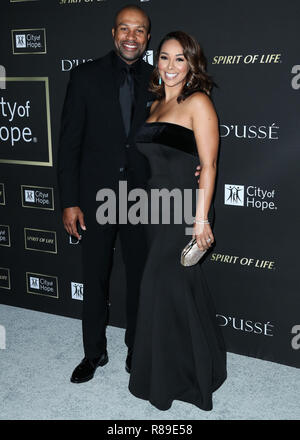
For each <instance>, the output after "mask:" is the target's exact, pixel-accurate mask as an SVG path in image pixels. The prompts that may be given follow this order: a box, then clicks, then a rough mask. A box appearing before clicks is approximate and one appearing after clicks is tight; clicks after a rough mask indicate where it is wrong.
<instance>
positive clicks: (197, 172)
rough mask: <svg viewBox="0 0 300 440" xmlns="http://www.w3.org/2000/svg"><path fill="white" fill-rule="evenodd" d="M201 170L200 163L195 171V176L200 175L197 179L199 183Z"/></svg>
mask: <svg viewBox="0 0 300 440" xmlns="http://www.w3.org/2000/svg"><path fill="white" fill-rule="evenodd" d="M200 172H201V165H200V164H199V165H198V166H197V168H196V171H195V176H196V177H198V180H197V182H198V183H199V178H200Z"/></svg>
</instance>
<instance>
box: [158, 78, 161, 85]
mask: <svg viewBox="0 0 300 440" xmlns="http://www.w3.org/2000/svg"><path fill="white" fill-rule="evenodd" d="M158 84H159V85H160V86H161V76H159V80H158Z"/></svg>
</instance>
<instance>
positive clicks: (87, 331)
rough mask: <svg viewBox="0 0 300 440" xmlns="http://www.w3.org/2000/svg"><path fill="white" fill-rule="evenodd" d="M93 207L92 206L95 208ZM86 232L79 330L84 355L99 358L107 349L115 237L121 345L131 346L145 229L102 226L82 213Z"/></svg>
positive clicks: (91, 212) (86, 212)
mask: <svg viewBox="0 0 300 440" xmlns="http://www.w3.org/2000/svg"><path fill="white" fill-rule="evenodd" d="M95 207H96V205H95ZM84 215H85V223H86V227H87V230H86V231H84V232H83V238H82V242H81V246H82V266H83V283H84V294H83V309H82V331H83V346H84V352H85V356H86V357H88V358H90V359H92V358H96V357H98V356H100V355H101V354H102V353H103V352H104V351H105V350H106V347H107V339H106V325H107V323H108V322H107V321H108V307H109V306H108V290H109V279H110V274H111V269H112V263H113V252H114V247H115V242H116V238H117V234H119V237H120V242H121V251H122V256H123V260H124V264H125V272H126V321H127V325H126V332H125V343H126V345H127V347H128V348H129V349H130V348H132V347H133V343H134V336H135V327H136V318H137V310H138V300H139V289H140V282H141V278H142V274H143V269H144V265H145V261H146V254H147V249H146V240H145V229H144V228H145V226H144V225H142V224H137V225H132V224H130V223H127V224H120V225H119V224H106V225H100V224H98V223H97V221H96V212H95V210H94V209H93V208H92V207H90V209H89V210H87V209H86V210H84Z"/></svg>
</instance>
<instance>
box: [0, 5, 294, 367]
mask: <svg viewBox="0 0 300 440" xmlns="http://www.w3.org/2000/svg"><path fill="white" fill-rule="evenodd" d="M133 3H135V4H138V5H140V6H142V7H143V8H144V9H145V10H146V11H147V12H148V13H149V15H150V17H151V19H152V38H151V41H150V44H149V51H153V50H155V48H156V47H157V45H158V43H159V41H160V39H161V37H162V36H163V35H164V34H166V33H167V32H169V31H171V30H176V29H180V30H184V31H186V32H188V33H190V34H192V35H194V36H195V37H196V38H197V39H198V41H199V42H200V43H201V45H202V46H203V48H204V51H205V54H206V56H207V60H208V71H209V72H210V73H211V74H212V75H213V77H214V80H215V82H216V83H217V85H218V87H217V88H216V89H215V91H214V93H213V100H214V103H215V106H216V109H217V112H218V116H219V120H220V134H221V142H220V154H219V163H218V176H217V182H216V193H215V201H214V202H215V208H216V221H215V225H214V228H213V230H214V234H215V239H216V246H215V247H214V249H213V250H212V252H210V253H209V254H208V255H207V257H206V258H205V260H204V261H203V263H202V264H203V268H204V271H205V274H206V276H207V279H208V282H209V285H210V287H211V291H212V294H213V297H214V300H215V303H216V309H217V315H218V316H217V317H218V322H219V325H220V326H221V328H222V330H223V333H224V336H225V339H226V344H227V348H228V351H231V352H235V353H240V354H244V355H247V356H254V357H258V358H261V359H266V360H270V361H274V362H278V363H282V364H287V365H291V366H294V367H300V356H299V354H300V320H299V293H298V291H299V270H298V268H297V267H296V264H297V258H296V252H297V251H296V250H297V247H298V245H299V232H298V231H299V227H298V225H299V220H300V218H299V217H300V215H299V204H298V203H296V200H297V199H296V197H295V196H294V194H295V192H296V191H295V189H294V188H295V186H296V182H297V178H298V176H299V136H298V118H299V93H300V59H299V53H300V51H299V38H298V31H297V28H298V23H299V16H300V5H299V2H298V1H296V0H295V1H290V2H285V3H283V2H281V1H279V0H277V1H264V2H262V1H258V0H252V1H251V2H239V1H226V2H223V1H218V0H214V1H212V2H198V1H196V0H186V1H185V2H182V1H179V0H172V1H171V0H164V1H163V2H162V1H158V0H152V1H151V0H150V1H141V2H139V1H135V2H133ZM125 4H127V2H124V1H117V0H114V1H112V0H111V1H110V0H107V1H96V0H93V1H92V0H90V1H84V0H81V1H79V0H78V1H67V0H66V1H63V0H48V1H45V0H36V1H30V0H27V1H25V0H24V1H8V0H6V1H2V2H1V6H0V8H1V14H0V25H1V31H0V32H1V42H2V48H1V59H0V65H1V67H0V76H3V75H4V74H5V73H6V77H7V81H6V84H4V82H3V81H1V82H0V99H1V101H0V117H1V123H0V130H1V132H0V142H1V144H0V258H1V260H0V301H1V303H3V304H10V305H15V306H19V307H24V308H30V309H34V310H39V311H44V312H48V313H54V314H59V315H64V316H69V317H75V318H80V316H81V307H82V298H83V295H84V286H83V283H82V273H81V264H80V259H81V249H80V243H76V241H71V240H70V238H69V237H68V236H67V234H66V233H65V231H64V230H63V227H62V222H61V211H60V208H59V201H58V194H57V181H56V163H57V148H58V134H59V127H60V115H61V109H62V104H63V100H64V95H65V90H66V85H67V81H68V78H69V71H70V70H71V68H72V67H74V66H75V65H77V64H79V63H82V62H89V61H90V60H92V59H95V58H97V57H99V56H102V55H104V54H105V53H107V51H108V50H110V49H111V48H112V39H111V27H112V22H113V17H114V14H115V12H116V10H118V8H120V7H121V6H124V5H125ZM148 55H149V61H150V62H151V55H152V53H151V52H149V54H148ZM8 104H9V105H10V107H9V105H8ZM99 135H101V134H100V133H99ZM125 282H126V279H125V273H124V265H123V261H122V256H121V254H120V246H119V242H118V241H117V244H116V251H115V259H114V267H113V273H112V277H111V284H110V303H111V306H110V323H111V324H112V325H116V326H120V327H124V326H125V315H124V309H125V300H124V297H125Z"/></svg>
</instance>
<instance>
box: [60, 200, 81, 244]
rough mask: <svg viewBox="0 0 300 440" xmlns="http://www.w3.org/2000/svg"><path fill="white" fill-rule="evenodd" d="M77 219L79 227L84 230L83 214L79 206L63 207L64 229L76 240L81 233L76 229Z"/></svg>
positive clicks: (79, 238) (79, 237)
mask: <svg viewBox="0 0 300 440" xmlns="http://www.w3.org/2000/svg"><path fill="white" fill-rule="evenodd" d="M77 221H79V224H80V227H81V229H83V230H84V231H85V230H86V226H85V224H84V215H83V212H82V211H81V209H80V208H79V206H74V207H72V208H65V209H64V210H63V224H64V228H65V230H66V231H67V232H68V234H70V235H73V236H74V237H76V238H77V240H81V235H79V234H78V231H77V225H76V223H77Z"/></svg>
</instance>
